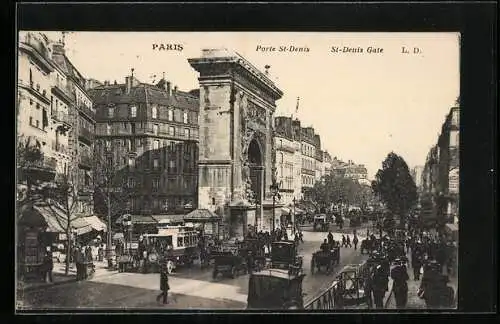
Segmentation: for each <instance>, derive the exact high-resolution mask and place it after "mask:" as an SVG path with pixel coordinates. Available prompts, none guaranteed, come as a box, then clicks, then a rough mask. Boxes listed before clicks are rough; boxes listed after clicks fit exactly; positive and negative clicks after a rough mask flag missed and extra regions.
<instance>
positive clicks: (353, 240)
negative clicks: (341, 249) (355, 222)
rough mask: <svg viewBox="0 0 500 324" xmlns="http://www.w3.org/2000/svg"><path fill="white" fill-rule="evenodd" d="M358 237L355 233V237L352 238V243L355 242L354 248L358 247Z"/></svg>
mask: <svg viewBox="0 0 500 324" xmlns="http://www.w3.org/2000/svg"><path fill="white" fill-rule="evenodd" d="M358 242H359V241H358V237H357V236H356V235H354V238H353V239H352V243H353V244H354V250H357V249H358Z"/></svg>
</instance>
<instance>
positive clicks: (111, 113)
mask: <svg viewBox="0 0 500 324" xmlns="http://www.w3.org/2000/svg"><path fill="white" fill-rule="evenodd" d="M114 116H115V108H114V107H108V117H109V118H113V117H114Z"/></svg>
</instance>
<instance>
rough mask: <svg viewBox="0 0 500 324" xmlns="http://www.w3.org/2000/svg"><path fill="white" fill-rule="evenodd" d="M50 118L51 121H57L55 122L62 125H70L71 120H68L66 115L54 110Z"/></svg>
mask: <svg viewBox="0 0 500 324" xmlns="http://www.w3.org/2000/svg"><path fill="white" fill-rule="evenodd" d="M51 116H52V119H54V120H57V121H60V122H63V123H67V124H71V119H70V117H69V115H68V113H65V112H62V111H57V110H54V111H52V113H51Z"/></svg>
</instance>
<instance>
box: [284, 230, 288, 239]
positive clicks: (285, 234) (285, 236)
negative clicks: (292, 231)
mask: <svg viewBox="0 0 500 324" xmlns="http://www.w3.org/2000/svg"><path fill="white" fill-rule="evenodd" d="M283 240H284V241H288V234H287V233H286V230H285V231H284V232H283Z"/></svg>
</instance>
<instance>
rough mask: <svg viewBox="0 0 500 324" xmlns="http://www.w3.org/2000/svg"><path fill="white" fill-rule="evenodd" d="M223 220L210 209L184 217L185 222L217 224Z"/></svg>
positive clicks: (197, 210)
mask: <svg viewBox="0 0 500 324" xmlns="http://www.w3.org/2000/svg"><path fill="white" fill-rule="evenodd" d="M220 220H222V217H221V216H219V215H217V214H216V213H214V212H212V211H210V210H208V209H196V210H193V211H192V212H190V213H189V214H187V215H186V216H184V221H185V222H193V223H199V222H217V221H220Z"/></svg>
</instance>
